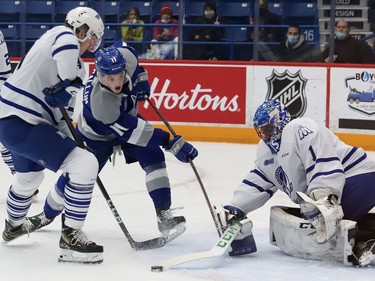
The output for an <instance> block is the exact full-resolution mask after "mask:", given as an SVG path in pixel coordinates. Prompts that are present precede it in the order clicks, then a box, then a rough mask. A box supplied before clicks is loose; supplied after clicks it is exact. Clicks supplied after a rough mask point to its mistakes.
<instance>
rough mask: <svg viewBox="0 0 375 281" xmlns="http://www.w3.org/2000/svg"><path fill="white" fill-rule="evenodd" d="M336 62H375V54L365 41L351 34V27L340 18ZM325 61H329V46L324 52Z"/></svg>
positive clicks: (336, 43) (337, 28)
mask: <svg viewBox="0 0 375 281" xmlns="http://www.w3.org/2000/svg"><path fill="white" fill-rule="evenodd" d="M335 37H336V38H335V51H334V58H333V61H334V62H335V63H368V64H373V63H375V55H374V53H373V51H372V50H371V47H370V46H369V45H368V44H367V43H366V42H365V41H360V40H357V39H355V38H354V37H352V36H351V35H350V28H349V26H348V23H347V22H346V21H345V20H339V21H337V22H336V25H335ZM323 58H324V61H325V62H329V46H327V47H326V48H325V50H324V52H323Z"/></svg>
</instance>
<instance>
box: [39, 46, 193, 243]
mask: <svg viewBox="0 0 375 281" xmlns="http://www.w3.org/2000/svg"><path fill="white" fill-rule="evenodd" d="M115 45H116V47H115V46H111V47H107V48H104V49H102V50H99V51H98V52H97V53H96V55H95V70H94V72H93V74H92V75H91V77H90V78H89V80H88V82H87V84H86V87H85V90H84V95H83V110H82V113H81V114H80V115H79V117H78V126H77V132H78V134H79V136H80V138H81V139H82V140H83V141H84V142H85V143H86V145H87V146H88V149H89V150H90V151H92V152H93V153H94V154H95V156H96V157H97V159H98V161H99V171H100V170H101V169H102V168H103V167H104V165H105V164H106V163H107V161H108V159H109V158H110V157H111V155H112V153H113V152H114V150H115V149H119V150H120V151H122V152H123V154H124V156H125V160H126V162H127V163H133V162H139V165H140V166H141V168H142V169H143V170H144V172H145V174H146V175H145V182H146V187H147V190H148V192H149V195H150V197H151V199H152V200H153V203H154V207H155V209H156V214H157V221H158V228H159V231H160V232H161V233H162V234H163V236H164V237H165V238H166V239H167V241H170V240H172V239H175V238H176V237H177V236H179V235H181V234H182V233H183V232H184V231H185V218H184V217H183V216H173V215H172V213H171V209H170V206H171V188H170V183H169V178H168V174H167V169H166V163H165V156H164V153H163V151H162V149H161V147H163V148H164V149H165V150H166V151H168V152H171V153H172V154H173V155H175V156H176V158H177V159H178V160H180V161H181V162H185V163H186V162H188V159H189V158H190V159H194V158H195V157H196V156H197V155H198V151H197V150H196V149H195V148H194V147H193V146H192V145H191V144H190V143H188V142H186V141H185V140H184V139H183V138H182V137H181V136H177V137H175V138H172V139H171V138H170V135H169V133H167V132H166V131H164V130H162V129H158V128H154V127H153V126H152V125H151V124H150V123H148V122H147V121H146V120H144V119H143V118H141V116H139V115H138V102H139V101H144V100H145V99H146V98H147V97H148V96H149V95H150V86H149V83H148V77H147V72H146V70H145V69H144V68H143V67H141V66H140V65H139V64H138V58H137V55H136V52H135V50H134V49H133V48H132V47H128V46H126V43H123V42H122V41H119V42H116V43H115ZM113 157H114V156H113ZM64 181H65V178H64V177H63V176H62V177H60V179H59V182H58V183H57V185H56V187H55V190H53V191H52V192H51V193H50V194H49V195H48V196H47V200H46V203H45V206H44V212H42V213H41V214H39V215H36V216H34V217H39V218H40V219H41V220H42V221H43V222H44V224H43V225H41V226H44V225H47V224H49V223H50V222H51V221H52V220H53V218H54V217H56V216H57V215H58V214H59V213H60V211H61V210H62V207H63V206H62V205H61V203H60V202H62V201H61V200H56V198H59V197H58V195H59V194H61V189H62V188H64V185H65V184H64Z"/></svg>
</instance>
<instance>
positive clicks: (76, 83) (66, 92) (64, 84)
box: [43, 77, 83, 107]
mask: <svg viewBox="0 0 375 281" xmlns="http://www.w3.org/2000/svg"><path fill="white" fill-rule="evenodd" d="M82 87H83V84H82V80H81V79H80V78H78V77H77V78H76V79H74V80H73V81H71V80H68V79H65V80H64V81H60V82H59V83H57V84H56V85H54V86H52V87H49V88H45V89H44V90H43V94H44V95H45V96H44V100H45V101H46V102H47V103H48V105H49V106H51V107H60V106H66V105H68V103H69V101H70V99H71V98H72V97H74V96H75V95H76V94H77V93H78V91H79V90H80V89H81V88H82Z"/></svg>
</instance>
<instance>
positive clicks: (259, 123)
mask: <svg viewBox="0 0 375 281" xmlns="http://www.w3.org/2000/svg"><path fill="white" fill-rule="evenodd" d="M290 119H291V118H290V114H289V112H288V111H287V109H286V107H285V106H284V105H283V104H281V103H280V102H278V101H275V100H267V101H265V102H264V103H263V104H261V105H260V106H259V107H258V108H257V110H256V111H255V114H254V118H253V123H254V128H255V130H256V132H257V134H258V136H259V137H260V138H261V139H262V140H263V141H264V142H265V143H266V144H267V145H268V146H269V148H270V149H271V151H272V153H277V152H278V151H279V149H280V141H281V133H282V130H283V129H284V127H285V125H286V124H288V123H289V122H290Z"/></svg>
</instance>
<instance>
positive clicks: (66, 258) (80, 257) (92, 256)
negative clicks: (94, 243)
mask: <svg viewBox="0 0 375 281" xmlns="http://www.w3.org/2000/svg"><path fill="white" fill-rule="evenodd" d="M58 262H74V263H91V264H98V263H102V262H103V253H80V252H77V251H73V250H67V249H62V250H61V252H60V256H59V258H58Z"/></svg>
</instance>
